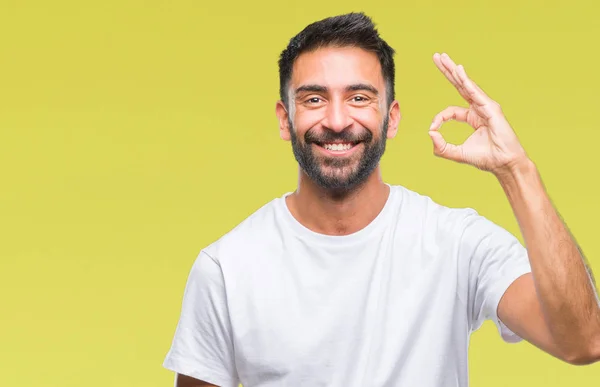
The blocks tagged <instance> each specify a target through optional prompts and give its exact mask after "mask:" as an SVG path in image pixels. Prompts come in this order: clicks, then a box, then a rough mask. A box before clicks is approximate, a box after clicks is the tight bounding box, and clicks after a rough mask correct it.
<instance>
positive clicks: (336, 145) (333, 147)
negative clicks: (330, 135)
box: [315, 141, 360, 152]
mask: <svg viewBox="0 0 600 387" xmlns="http://www.w3.org/2000/svg"><path fill="white" fill-rule="evenodd" d="M358 144H360V141H356V142H325V143H320V142H316V143H315V145H317V146H319V147H321V148H324V149H326V150H328V151H331V152H346V151H349V150H350V149H352V148H354V147H355V146H357V145H358Z"/></svg>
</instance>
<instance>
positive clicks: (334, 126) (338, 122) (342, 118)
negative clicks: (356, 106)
mask: <svg viewBox="0 0 600 387" xmlns="http://www.w3.org/2000/svg"><path fill="white" fill-rule="evenodd" d="M322 124H323V126H325V127H327V128H328V129H330V130H333V131H334V132H342V131H343V130H344V129H347V128H348V127H349V126H350V125H352V118H351V117H350V114H349V112H348V107H347V106H345V105H344V103H343V102H341V101H332V102H330V103H329V104H328V105H327V110H326V113H325V119H324V120H323V121H322Z"/></svg>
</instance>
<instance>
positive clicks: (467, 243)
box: [459, 210, 531, 343]
mask: <svg viewBox="0 0 600 387" xmlns="http://www.w3.org/2000/svg"><path fill="white" fill-rule="evenodd" d="M459 254H460V255H461V259H464V260H465V261H467V262H468V267H469V269H468V272H469V275H468V282H469V284H468V302H467V303H468V311H469V318H470V323H471V330H473V331H474V330H477V329H479V328H480V327H481V325H482V324H483V322H484V321H485V320H492V321H493V322H494V324H495V325H496V327H497V329H498V332H499V333H500V336H501V337H502V339H503V340H504V341H506V342H509V343H516V342H519V341H521V340H522V338H521V337H519V336H517V334H515V333H514V332H512V331H511V330H510V329H509V328H508V327H507V326H506V325H504V323H503V322H502V321H500V319H499V318H498V305H499V303H500V299H501V298H502V296H503V295H504V292H506V290H507V289H508V287H509V286H510V285H511V284H512V283H513V282H514V281H515V280H516V279H517V278H519V277H521V276H522V275H524V274H527V273H530V272H531V266H530V263H529V257H528V255H527V250H526V249H525V247H523V245H522V244H521V242H520V241H519V240H518V239H517V238H516V237H515V236H514V235H513V234H511V233H510V232H508V231H507V230H505V229H504V228H502V227H500V226H498V225H497V224H495V223H493V222H491V221H490V220H488V219H486V218H485V217H483V216H480V215H479V214H477V212H475V211H474V210H472V212H470V213H469V215H467V217H466V218H465V220H464V222H463V229H462V236H461V240H460V246H459Z"/></svg>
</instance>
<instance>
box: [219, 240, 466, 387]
mask: <svg viewBox="0 0 600 387" xmlns="http://www.w3.org/2000/svg"><path fill="white" fill-rule="evenodd" d="M286 246H287V248H286V249H281V250H279V251H277V250H275V249H271V250H269V251H268V252H267V251H262V252H257V253H256V254H255V255H254V256H253V262H255V263H257V264H256V265H253V266H252V267H249V268H245V270H243V271H241V272H236V273H239V274H235V279H234V278H233V277H232V275H231V273H230V276H229V278H228V283H235V285H232V286H231V287H230V288H231V289H229V290H228V302H229V305H230V316H231V322H232V330H233V333H234V347H235V348H236V359H237V361H238V368H239V370H238V371H239V372H241V373H244V374H245V375H246V377H248V378H251V379H252V378H256V380H265V378H267V379H269V378H272V379H273V380H279V381H282V380H286V378H290V377H293V378H294V380H298V379H297V378H300V379H302V378H314V377H315V375H321V377H322V379H319V380H322V381H323V383H324V384H322V385H348V384H347V383H349V379H348V378H359V379H360V377H361V375H363V376H364V374H365V373H370V372H375V373H379V375H385V374H386V373H388V374H389V373H390V372H394V371H393V370H394V369H396V367H395V366H394V364H395V363H396V362H397V361H398V359H400V358H402V356H408V357H409V358H412V356H414V348H413V347H414V346H416V345H417V343H419V342H421V341H423V339H422V337H425V336H428V337H429V339H431V338H433V337H432V335H433V336H435V335H440V338H439V339H437V340H434V341H431V340H429V339H427V340H426V341H427V343H430V342H431V343H435V342H437V343H438V345H439V343H441V342H442V341H443V340H444V337H447V336H448V332H447V331H446V332H444V333H443V334H442V333H439V331H440V330H439V329H438V328H437V327H436V326H435V324H433V325H432V324H431V323H429V325H430V329H429V332H427V331H424V330H423V328H424V327H425V326H427V324H428V323H427V321H429V320H431V319H432V317H431V316H433V315H437V316H438V318H439V316H442V315H446V316H448V317H447V318H452V316H453V314H454V309H455V308H456V301H457V300H456V291H457V283H456V278H457V276H456V270H457V269H456V265H455V264H453V263H452V259H451V257H450V256H449V255H448V254H447V253H445V252H444V250H440V249H437V248H428V249H423V248H422V247H421V245H420V243H419V241H416V240H413V241H408V240H398V239H396V238H387V237H386V236H385V235H382V236H381V238H380V239H379V240H377V241H375V242H374V243H370V244H365V245H362V246H352V248H339V249H332V248H322V247H319V246H314V245H304V244H303V243H301V241H296V242H295V243H291V242H290V243H288V244H287V245H286ZM447 329H449V330H451V328H447ZM442 330H444V329H442ZM424 335H425V336H424ZM420 350H421V351H424V350H425V349H424V348H423V345H421V349H420ZM411 351H412V354H411ZM438 351H439V350H438ZM403 354H404V355H403ZM375 369H380V371H375ZM381 369H384V370H387V371H384V372H382V371H381ZM311 380H312V381H311V385H313V386H317V385H321V384H319V383H320V382H319V381H318V380H314V379H311ZM274 385H277V383H275V384H274Z"/></svg>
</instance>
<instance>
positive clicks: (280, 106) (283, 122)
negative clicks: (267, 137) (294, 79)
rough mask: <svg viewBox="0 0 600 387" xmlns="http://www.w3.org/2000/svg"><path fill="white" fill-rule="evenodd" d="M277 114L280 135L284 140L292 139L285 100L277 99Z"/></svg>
mask: <svg viewBox="0 0 600 387" xmlns="http://www.w3.org/2000/svg"><path fill="white" fill-rule="evenodd" d="M275 114H276V115H277V119H278V120H279V136H280V137H281V139H282V140H284V141H290V139H291V135H290V124H289V115H288V111H287V109H286V108H285V105H284V103H283V101H277V104H276V105H275Z"/></svg>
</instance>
